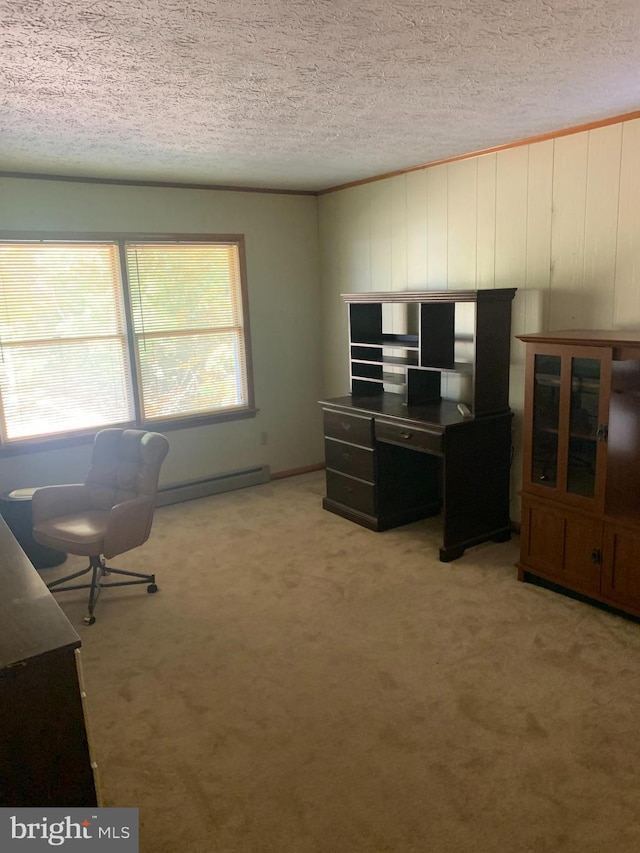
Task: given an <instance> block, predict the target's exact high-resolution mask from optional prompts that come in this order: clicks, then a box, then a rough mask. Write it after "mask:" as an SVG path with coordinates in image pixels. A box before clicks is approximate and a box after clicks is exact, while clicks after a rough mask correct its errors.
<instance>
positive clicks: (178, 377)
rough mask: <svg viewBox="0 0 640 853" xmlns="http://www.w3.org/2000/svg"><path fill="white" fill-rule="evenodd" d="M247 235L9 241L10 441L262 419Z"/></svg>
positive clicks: (6, 385) (4, 346) (0, 331)
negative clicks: (117, 427) (256, 398)
mask: <svg viewBox="0 0 640 853" xmlns="http://www.w3.org/2000/svg"><path fill="white" fill-rule="evenodd" d="M242 251H243V244H242V238H240V237H238V238H233V239H231V238H229V239H224V240H216V239H214V238H208V239H206V240H204V239H185V240H171V241H170V240H154V239H149V238H145V239H140V240H137V239H114V240H104V241H103V240H100V241H94V242H89V241H84V240H83V241H71V240H38V241H35V240H32V241H11V242H9V241H6V240H4V241H0V300H1V301H0V431H1V433H0V441H1V442H2V444H4V445H8V444H15V443H19V442H24V441H32V440H34V439H38V438H52V437H59V436H63V435H68V434H69V433H82V432H87V431H95V430H96V429H98V428H101V427H104V426H107V425H114V424H135V425H139V426H143V425H146V426H149V427H151V428H154V427H160V426H164V427H167V426H169V427H172V426H174V427H175V426H180V425H192V424H193V423H200V422H207V421H210V420H214V419H221V418H231V417H242V416H247V415H250V414H252V413H253V410H252V406H253V399H252V389H251V382H250V365H249V356H248V321H247V317H246V293H245V287H244V282H243V276H242V269H243V255H242Z"/></svg>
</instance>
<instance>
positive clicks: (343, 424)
mask: <svg viewBox="0 0 640 853" xmlns="http://www.w3.org/2000/svg"><path fill="white" fill-rule="evenodd" d="M340 426H341V427H342V429H343V430H344V431H345V432H349V430H350V429H351V424H350V423H349V422H348V421H340Z"/></svg>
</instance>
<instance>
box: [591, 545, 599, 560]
mask: <svg viewBox="0 0 640 853" xmlns="http://www.w3.org/2000/svg"><path fill="white" fill-rule="evenodd" d="M591 562H592V563H601V562H602V556H601V554H600V548H594V549H593V551H592V552H591Z"/></svg>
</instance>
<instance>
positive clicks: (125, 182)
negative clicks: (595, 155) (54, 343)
mask: <svg viewBox="0 0 640 853" xmlns="http://www.w3.org/2000/svg"><path fill="white" fill-rule="evenodd" d="M636 118H640V110H633V111H632V112H629V113H623V114H622V115H616V116H609V118H604V119H598V120H597V121H591V122H587V123H585V124H577V125H574V126H572V127H565V128H561V129H560V130H552V131H549V132H548V133H541V134H538V135H537V136H528V137H527V138H526V139H518V140H516V141H515V142H505V143H504V144H502V145H494V146H493V147H491V148H482V149H480V150H479V151H469V152H468V153H466V154H456V155H455V156H453V157H445V158H443V159H442V160H433V161H432V162H430V163H422V164H421V165H419V166H408V167H407V168H406V169H397V170H395V171H393V172H385V173H384V174H382V175H373V176H372V177H370V178H362V179H361V180H358V181H350V182H348V183H346V184H338V185H337V186H335V187H327V188H326V189H324V190H286V189H274V188H268V187H237V186H226V185H224V184H199V183H193V184H191V183H186V182H184V183H182V182H177V181H176V182H173V181H136V180H130V179H125V178H90V177H80V176H78V175H48V174H38V173H37V172H7V171H2V170H0V178H20V179H23V180H38V181H69V182H71V183H81V184H111V185H116V186H125V187H158V188H161V189H179V190H217V191H219V192H238V193H271V194H275V195H301V196H321V195H326V194H327V193H333V192H338V190H346V189H351V188H352V187H359V186H362V185H363V184H371V183H373V182H374V181H384V180H386V179H387V178H395V177H397V176H398V175H406V174H408V173H409V172H419V171H421V170H422V169H430V168H432V167H433V166H444V165H445V164H447V163H455V162H457V161H458V160H469V159H471V158H472V157H480V156H482V155H483V154H495V153H496V152H497V151H507V150H508V149H510V148H520V147H522V146H523V145H533V144H534V143H536V142H546V141H547V140H549V139H558V138H559V137H561V136H570V135H572V134H574V133H583V132H584V131H587V130H597V128H599V127H607V126H608V125H611V124H620V123H622V122H625V121H632V120H633V119H636Z"/></svg>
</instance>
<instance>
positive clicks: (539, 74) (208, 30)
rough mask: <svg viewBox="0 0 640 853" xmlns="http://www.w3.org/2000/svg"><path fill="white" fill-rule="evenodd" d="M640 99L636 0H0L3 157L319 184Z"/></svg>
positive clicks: (16, 166)
mask: <svg viewBox="0 0 640 853" xmlns="http://www.w3.org/2000/svg"><path fill="white" fill-rule="evenodd" d="M639 106H640V0H449V2H430V1H429V0H424V2H418V1H417V0H360V2H357V3H356V2H346V0H224V1H223V0H93V2H90V0H0V170H4V171H14V172H15V171H20V172H37V173H49V174H64V175H74V176H84V177H109V178H122V179H139V180H160V181H178V182H196V183H210V184H227V185H236V186H256V187H272V188H282V189H311V190H315V189H322V188H326V187H330V186H335V185H338V184H342V183H345V182H348V181H353V180H358V179H361V178H367V177H371V176H374V175H378V174H381V173H385V172H389V171H394V170H397V169H402V168H407V167H411V166H416V165H420V164H423V163H428V162H432V161H434V160H438V159H441V158H445V157H450V156H455V155H456V154H463V153H466V152H470V151H474V150H478V149H482V148H486V147H490V146H494V145H500V144H502V143H506V142H510V141H515V140H518V139H522V138H525V137H528V136H532V135H535V134H540V133H544V132H547V131H552V130H556V129H559V128H563V127H568V126H571V125H576V124H581V123H584V122H589V121H593V120H597V119H601V118H606V117H608V116H612V115H617V114H621V113H626V112H629V111H632V110H635V109H637V108H638V107H639Z"/></svg>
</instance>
